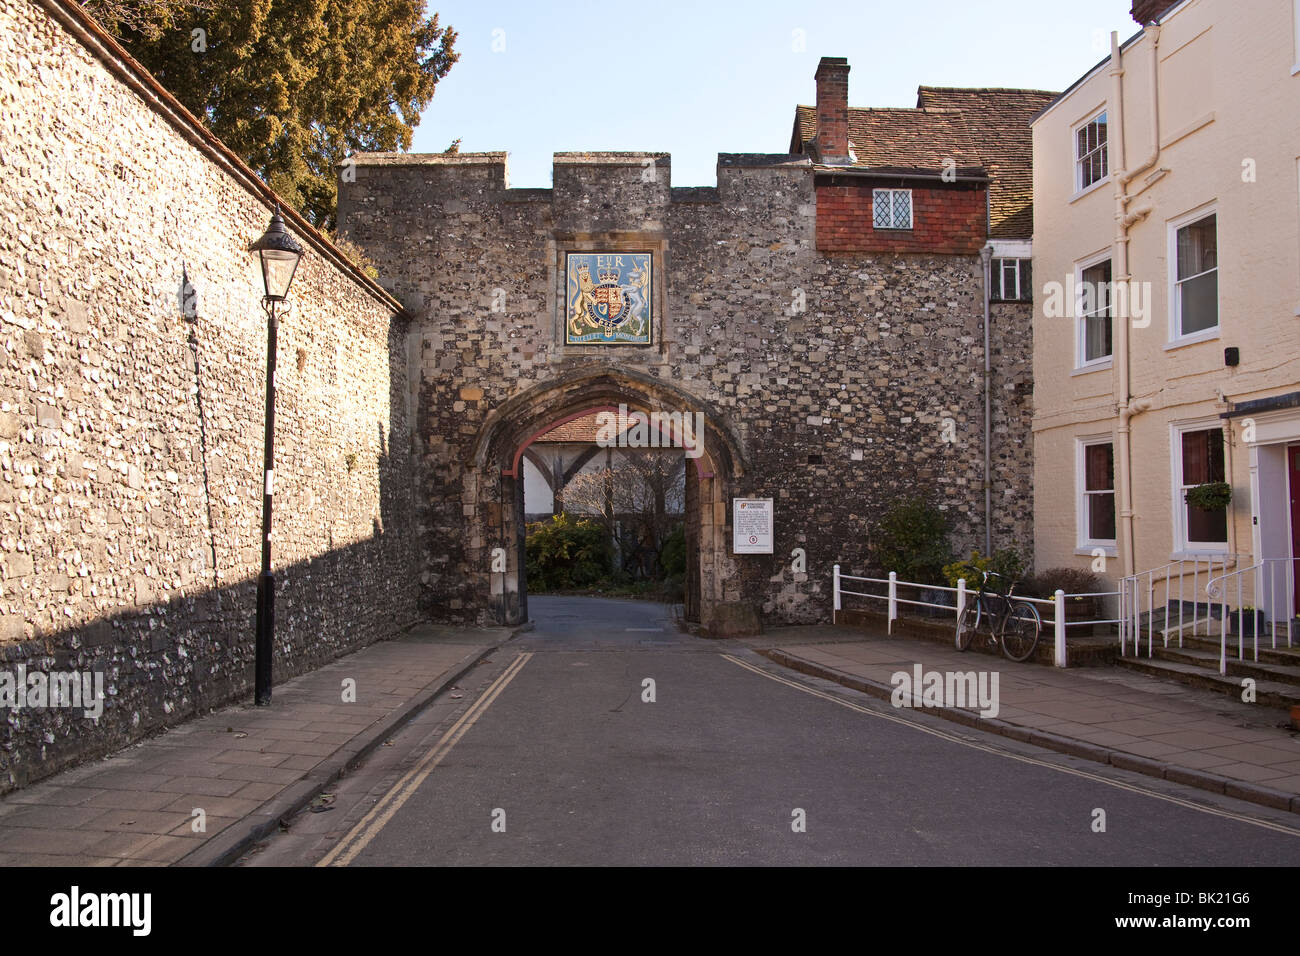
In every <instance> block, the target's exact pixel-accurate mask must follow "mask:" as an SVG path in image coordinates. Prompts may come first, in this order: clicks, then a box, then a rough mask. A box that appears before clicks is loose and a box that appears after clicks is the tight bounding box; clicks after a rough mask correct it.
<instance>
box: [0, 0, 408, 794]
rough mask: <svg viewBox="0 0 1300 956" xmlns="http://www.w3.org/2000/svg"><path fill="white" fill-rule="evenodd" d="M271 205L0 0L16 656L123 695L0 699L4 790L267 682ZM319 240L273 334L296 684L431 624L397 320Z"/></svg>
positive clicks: (78, 45)
mask: <svg viewBox="0 0 1300 956" xmlns="http://www.w3.org/2000/svg"><path fill="white" fill-rule="evenodd" d="M182 125H183V124H182ZM269 218H270V208H269V205H268V203H267V200H266V193H265V191H264V190H260V191H259V190H257V189H256V188H255V187H254V186H251V185H250V184H249V183H248V182H247V181H245V180H244V179H243V178H241V177H240V175H238V174H236V173H235V172H232V170H231V169H230V168H227V167H225V166H223V164H221V163H219V162H217V161H216V160H214V158H213V156H212V155H210V154H208V153H205V152H203V151H201V150H200V149H199V148H196V146H195V145H194V144H193V142H192V141H191V137H189V136H186V135H182V133H181V131H180V130H179V129H178V127H177V126H176V125H174V124H173V123H172V122H169V121H168V120H167V119H165V118H164V117H163V116H162V115H160V112H159V111H157V110H155V109H153V108H151V107H150V106H149V105H147V103H146V101H145V100H144V99H143V98H142V96H141V94H140V93H139V92H137V90H136V89H133V88H132V87H131V86H130V85H128V83H126V82H123V81H122V80H121V79H119V78H118V77H117V76H115V75H114V74H112V73H110V71H109V69H107V68H106V66H105V61H104V60H103V59H102V58H101V57H99V56H97V55H95V54H93V53H92V52H91V48H90V46H89V45H88V44H87V43H85V42H83V41H80V40H78V39H75V38H74V37H73V36H71V35H70V34H69V32H68V31H67V30H66V29H65V28H64V26H63V25H61V24H60V23H58V22H56V21H55V20H53V19H52V18H51V17H50V16H49V15H48V14H47V13H46V12H45V11H44V9H42V8H41V7H40V6H38V5H36V4H33V3H30V2H26V0H0V671H5V672H9V673H14V672H15V671H16V668H17V665H18V664H25V665H27V667H28V668H29V669H34V670H78V671H98V672H102V673H103V674H104V684H105V689H106V693H107V702H106V705H105V709H104V713H103V716H102V717H101V718H100V719H99V720H98V721H97V722H96V721H91V720H88V719H86V718H85V717H83V716H82V713H81V712H80V711H73V710H69V709H45V710H29V709H14V710H0V715H2V716H0V719H2V720H3V724H2V725H0V791H3V790H5V789H9V788H11V787H13V786H15V785H20V784H22V783H24V782H26V781H28V780H31V779H34V778H36V777H39V776H44V775H47V774H49V773H52V772H54V771H55V770H57V769H59V768H60V767H62V766H64V765H66V764H68V763H70V762H72V761H74V760H76V759H79V758H84V757H86V756H90V755H94V754H98V753H104V752H107V751H110V750H112V749H115V748H117V747H120V746H122V745H123V744H125V743H127V742H129V741H131V740H134V739H137V738H139V737H141V736H143V735H145V734H148V733H150V732H153V731H157V730H159V729H161V728H163V727H166V726H168V725H171V724H175V723H177V722H179V721H181V720H183V719H184V718H185V717H187V716H190V715H192V714H195V713H198V712H200V711H203V710H205V709H207V708H210V707H213V706H216V705H219V704H224V703H226V702H229V701H231V700H233V699H235V698H237V697H239V696H241V695H244V694H247V693H249V692H250V690H251V679H252V673H253V621H254V613H255V600H254V598H255V588H256V576H257V574H258V571H259V569H260V528H261V524H260V523H261V507H262V505H261V493H262V439H263V422H264V400H265V391H264V390H265V385H266V381H265V378H266V377H265V371H264V370H265V360H266V320H265V317H264V315H263V312H262V309H261V302H260V277H259V275H258V272H257V267H256V264H255V262H254V256H253V255H252V254H250V253H249V252H248V245H249V243H250V242H251V241H252V240H254V239H256V238H257V236H259V235H260V234H261V232H262V230H264V229H265V228H266V224H267V221H268V220H269ZM300 238H301V236H300ZM305 245H307V253H306V255H305V256H304V258H303V261H302V263H301V265H300V266H299V269H298V274H297V277H296V279H295V281H294V285H293V290H292V298H293V300H294V301H295V308H294V310H293V311H292V312H291V313H290V315H289V316H288V317H287V318H286V319H284V320H283V321H282V323H281V326H280V336H279V371H278V375H277V378H278V383H279V390H278V391H279V397H278V403H277V405H278V407H277V429H276V432H277V434H276V439H277V447H276V482H275V492H276V494H275V505H276V507H275V525H274V535H273V544H274V548H273V552H274V567H275V570H276V573H277V575H278V576H279V585H278V588H277V595H278V597H277V606H276V644H275V665H276V666H275V678H276V680H277V681H280V680H284V679H285V678H287V677H289V676H291V675H294V674H297V673H300V672H302V671H304V670H308V669H310V668H313V667H316V666H319V665H320V664H322V663H325V662H327V661H329V660H331V659H333V658H335V657H337V656H339V655H341V654H343V653H345V652H347V651H350V650H353V649H356V648H358V647H361V646H363V645H365V644H367V643H370V642H372V641H375V640H377V639H380V638H382V637H386V636H389V635H391V634H392V633H394V631H395V629H396V628H398V627H401V626H403V625H405V624H409V623H410V622H411V621H413V620H414V619H415V616H416V613H417V612H416V587H415V584H414V582H415V576H414V575H413V574H412V573H411V567H412V563H413V558H414V553H415V552H414V547H413V545H414V538H413V534H412V521H411V511H412V506H411V493H412V488H411V482H410V469H409V425H408V410H407V406H406V400H407V393H408V388H407V383H406V320H405V317H404V316H403V315H402V314H401V311H400V308H399V307H398V305H397V303H396V302H394V301H393V300H392V299H390V298H389V297H388V296H386V295H385V294H384V292H383V291H382V290H381V289H379V288H378V287H375V286H373V285H369V284H367V283H366V282H365V281H364V280H362V279H359V278H358V277H357V274H355V272H354V271H353V270H352V269H351V268H350V267H348V266H345V265H344V264H343V263H342V260H341V259H339V258H338V257H337V254H336V253H332V252H331V251H330V248H331V247H329V246H328V244H327V243H324V242H323V241H321V240H319V239H313V240H311V242H310V243H305ZM182 270H184V272H185V273H186V274H187V275H188V277H189V280H190V282H191V283H192V285H193V290H194V295H193V296H192V297H191V299H190V301H191V302H192V303H193V308H191V309H190V310H189V311H190V312H192V313H195V318H193V319H192V320H191V319H187V318H185V317H183V315H182V311H183V310H182V304H181V291H182V290H181V283H182Z"/></svg>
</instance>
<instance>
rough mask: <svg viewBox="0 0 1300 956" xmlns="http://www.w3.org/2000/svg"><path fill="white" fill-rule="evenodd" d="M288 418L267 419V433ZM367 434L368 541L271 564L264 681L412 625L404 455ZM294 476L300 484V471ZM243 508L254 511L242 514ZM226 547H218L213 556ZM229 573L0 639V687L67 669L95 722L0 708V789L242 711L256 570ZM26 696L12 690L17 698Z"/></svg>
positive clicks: (393, 330) (247, 691) (392, 429)
mask: <svg viewBox="0 0 1300 956" xmlns="http://www.w3.org/2000/svg"><path fill="white" fill-rule="evenodd" d="M404 325H405V323H404V322H402V321H400V320H395V321H394V322H393V323H392V326H391V327H390V329H389V336H388V338H389V356H390V365H391V366H392V367H391V369H390V372H391V374H390V378H389V383H390V384H389V403H390V404H389V408H390V416H389V418H390V420H389V427H388V429H387V431H388V434H389V436H390V441H391V440H392V436H396V440H397V441H398V443H399V444H400V442H401V440H403V439H404V438H405V437H406V436H407V435H408V434H409V430H408V427H407V424H406V421H405V415H406V396H405V387H406V370H405V364H404V362H405V354H406V344H405V328H404ZM190 344H191V348H193V349H194V353H195V362H196V364H195V369H196V372H198V373H199V374H198V377H197V379H196V381H197V383H198V390H197V394H196V396H195V402H194V404H193V405H192V408H193V410H194V414H195V415H196V416H197V419H198V422H197V424H198V426H199V429H200V435H201V439H202V444H201V448H202V451H203V456H204V462H203V478H204V492H205V498H208V501H206V502H205V503H203V504H199V503H196V505H197V507H198V508H204V505H207V509H206V511H205V512H203V513H204V514H206V518H207V521H208V525H207V529H206V532H205V548H207V547H210V548H211V551H210V552H209V553H210V554H211V556H212V557H213V558H215V556H216V555H217V554H218V553H220V552H221V550H222V549H221V548H220V547H219V544H218V542H219V539H220V537H221V529H216V530H214V529H213V526H212V523H211V514H212V512H211V500H210V497H209V495H210V489H209V488H208V487H207V478H208V462H207V455H208V448H207V445H206V437H203V435H204V434H205V432H206V423H205V421H204V419H203V394H204V393H203V382H202V377H201V368H202V361H201V358H202V347H201V345H200V343H199V338H198V335H197V332H192V334H191V337H190ZM282 358H283V356H282ZM251 387H255V388H257V389H259V390H260V389H261V388H262V387H263V385H262V384H261V383H260V382H258V383H255V384H253V385H252V386H251ZM252 424H253V423H249V425H250V426H251V425H252ZM289 424H290V421H286V420H282V419H279V418H277V438H278V437H279V435H280V434H283V433H282V432H281V429H283V428H286V427H287V426H288V425H289ZM376 428H377V429H378V431H379V458H378V471H377V474H378V482H379V495H378V497H379V509H380V510H379V516H378V518H377V519H376V520H375V521H374V524H373V530H372V534H371V536H370V537H368V538H364V539H362V540H358V541H355V542H353V543H350V544H346V545H343V546H339V547H335V546H333V536H332V533H331V536H330V547H329V548H328V549H327V550H325V551H323V553H321V554H318V555H315V556H313V557H311V558H309V559H307V560H302V561H297V562H293V563H290V564H280V563H274V564H273V567H274V570H275V573H276V608H275V611H276V617H275V625H276V627H275V652H274V681H275V683H276V684H279V683H281V682H282V681H284V680H286V679H288V678H290V677H293V676H295V675H297V674H301V673H303V672H305V671H309V670H312V669H313V668H316V667H320V666H322V665H323V664H326V663H328V662H329V661H331V660H333V659H335V658H337V657H339V656H341V655H344V654H347V653H350V652H352V651H354V650H357V649H359V648H361V647H364V646H366V645H368V644H371V643H374V642H375V641H379V640H383V639H386V638H389V637H392V636H395V635H396V634H397V633H399V632H400V631H401V630H402V629H404V628H406V627H408V626H409V625H411V624H412V623H414V622H415V621H416V620H417V619H418V609H417V594H416V589H417V587H418V580H417V578H416V575H415V574H414V573H413V570H412V569H413V568H414V566H415V554H416V545H415V538H414V525H413V522H412V520H411V514H412V495H413V482H412V472H411V456H410V454H409V453H408V452H407V450H405V449H401V448H392V447H390V443H389V442H385V439H384V433H385V428H384V423H383V422H376ZM315 450H316V449H313V451H315ZM260 465H261V462H260V460H259V461H258V462H257V463H256V466H255V467H256V469H257V470H256V471H253V470H250V472H249V474H248V475H247V482H248V484H249V486H250V492H249V494H248V495H247V496H246V497H241V499H240V504H239V508H240V511H241V514H240V518H241V519H248V520H249V521H250V522H251V526H252V527H254V528H256V527H260V517H261V512H260V507H261V497H260V484H261V469H260ZM300 477H301V478H302V479H303V480H304V481H306V480H309V477H310V476H300ZM370 487H372V488H373V485H372V486H370ZM335 497H338V496H335ZM280 507H281V505H280V504H279V503H277V509H276V517H277V521H276V527H284V522H285V517H286V516H282V515H281V512H280ZM318 507H320V506H319V505H318ZM337 507H338V509H339V511H338V513H336V514H333V515H331V514H326V515H324V516H322V517H321V518H318V519H316V523H317V524H319V523H321V521H324V522H326V523H328V524H330V525H332V524H333V520H334V519H335V518H337V517H342V516H343V512H344V510H345V509H346V507H347V502H346V501H343V502H340V503H339V504H338V505H337ZM248 509H253V510H254V512H255V513H253V514H248V513H247V511H248ZM352 526H353V527H355V522H353V525H352ZM273 541H274V538H273ZM232 550H233V549H232V548H230V547H229V545H228V544H227V547H226V548H225V551H226V553H228V554H229V553H231V552H232ZM38 557H45V556H38ZM273 557H274V555H273ZM139 570H140V569H139V568H138V567H134V566H130V565H126V564H125V563H124V564H122V565H119V566H118V567H116V568H114V572H115V573H117V574H133V573H138V572H139ZM240 570H241V571H242V572H243V573H244V576H243V577H242V578H241V580H239V581H237V582H235V583H223V584H214V581H215V580H216V571H217V568H215V567H212V568H208V569H206V570H205V572H204V575H203V576H201V577H200V578H198V579H196V581H195V583H194V588H195V591H194V592H193V593H188V594H185V595H184V596H181V597H176V598H173V599H171V600H167V601H163V602H157V603H148V604H146V605H144V606H142V607H139V608H138V609H133V610H129V611H122V612H119V613H116V614H112V615H109V616H106V617H103V618H100V619H98V620H96V621H94V622H92V623H89V624H85V625H82V626H76V627H71V628H66V629H54V628H51V627H49V626H48V625H46V626H45V627H43V628H38V630H37V633H36V635H35V636H34V637H33V638H31V639H28V640H24V641H21V642H18V643H11V644H2V645H0V683H2V682H3V681H4V680H5V677H6V675H8V676H9V678H10V679H11V681H13V682H14V683H15V684H16V683H26V680H25V679H26V678H27V677H29V676H30V675H32V674H34V673H44V674H52V673H56V672H57V673H61V674H67V673H68V672H73V673H76V674H77V675H79V676H78V679H79V680H83V679H84V676H83V675H91V680H90V686H92V687H102V690H103V706H102V714H101V715H100V716H99V718H98V719H97V720H96V719H91V718H90V717H88V716H86V714H85V706H90V705H89V703H88V702H87V701H80V703H81V704H83V705H85V706H79V707H68V706H63V707H54V706H43V707H27V706H19V707H14V708H9V707H7V706H6V707H4V708H3V709H0V713H3V715H4V717H3V722H2V723H0V793H4V792H8V791H10V790H13V789H15V788H17V787H21V786H24V785H26V784H28V783H31V782H33V781H35V780H38V779H40V778H42V777H46V776H49V775H50V774H53V773H55V772H57V771H59V770H62V769H65V768H66V767H68V766H70V765H72V764H74V763H78V762H80V761H83V760H87V759H90V758H94V757H99V756H103V755H105V754H108V753H111V752H112V751H114V750H117V749H120V748H122V747H124V746H126V745H128V744H130V743H132V742H133V741H136V740H139V739H141V738H142V737H145V736H148V735H151V734H154V733H157V732H158V731H160V730H162V729H164V728H167V727H170V726H174V725H176V724H178V723H180V722H182V721H184V720H186V719H188V718H190V717H192V716H195V715H197V714H201V713H204V712H206V711H208V710H211V709H213V708H215V707H219V706H222V705H225V704H228V703H231V702H234V701H244V702H247V703H249V704H251V703H252V686H253V660H254V619H255V611H256V595H257V576H256V569H254V570H253V571H252V573H248V569H247V568H241V569H240ZM15 583H16V582H15ZM29 621H30V617H29ZM95 675H99V676H98V677H96V676H95ZM10 686H11V687H12V686H13V685H12V684H11V685H10ZM0 689H2V688H0ZM28 700H29V696H28V695H27V694H24V695H23V699H22V701H21V703H27V702H28ZM8 702H9V701H8V700H6V701H5V703H6V704H7V703H8ZM272 706H274V704H272Z"/></svg>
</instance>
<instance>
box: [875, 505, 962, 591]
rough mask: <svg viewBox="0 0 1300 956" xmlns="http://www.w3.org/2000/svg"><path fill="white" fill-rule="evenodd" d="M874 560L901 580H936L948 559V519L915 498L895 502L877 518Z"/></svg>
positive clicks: (931, 582) (925, 581)
mask: <svg viewBox="0 0 1300 956" xmlns="http://www.w3.org/2000/svg"><path fill="white" fill-rule="evenodd" d="M875 555H876V561H877V562H878V563H879V565H880V567H881V568H882V569H883V570H884V571H885V572H889V571H896V572H898V577H899V579H900V580H903V581H915V582H916V583H917V584H940V583H942V581H943V566H944V565H945V564H946V563H947V562H949V561H951V560H952V545H951V544H949V542H948V520H947V519H946V518H945V517H944V516H943V513H942V512H941V511H940V510H939V509H938V508H936V507H935V506H934V505H932V504H929V503H928V502H926V501H923V500H921V499H919V498H913V499H910V500H907V501H901V502H899V503H898V504H895V505H894V506H893V507H891V508H890V509H889V510H888V511H886V512H885V514H884V516H883V517H882V518H881V519H880V522H879V524H878V525H877V526H876V535H875Z"/></svg>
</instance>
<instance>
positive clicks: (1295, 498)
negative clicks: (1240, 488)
mask: <svg viewBox="0 0 1300 956" xmlns="http://www.w3.org/2000/svg"><path fill="white" fill-rule="evenodd" d="M1286 456H1287V461H1288V463H1289V464H1290V469H1289V472H1290V473H1289V475H1288V484H1289V487H1290V491H1291V559H1292V560H1291V580H1292V581H1293V582H1295V583H1294V586H1293V591H1294V592H1295V593H1294V596H1293V600H1294V601H1295V612H1296V614H1297V615H1300V445H1290V446H1288V448H1287V450H1286Z"/></svg>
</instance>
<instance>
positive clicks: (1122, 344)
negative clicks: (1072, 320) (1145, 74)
mask: <svg viewBox="0 0 1300 956" xmlns="http://www.w3.org/2000/svg"><path fill="white" fill-rule="evenodd" d="M1145 37H1146V39H1147V40H1148V41H1149V42H1148V46H1149V47H1150V59H1151V92H1150V97H1151V98H1150V103H1151V154H1150V156H1149V157H1148V158H1147V159H1146V160H1144V161H1143V162H1142V163H1141V164H1140V165H1139V166H1137V167H1136V168H1135V169H1133V170H1128V169H1127V168H1126V160H1125V154H1124V64H1123V60H1122V56H1123V54H1122V52H1121V50H1120V44H1119V34H1118V33H1111V35H1110V64H1111V65H1110V79H1111V97H1110V104H1109V107H1108V111H1109V114H1110V116H1111V117H1112V118H1113V119H1112V121H1110V122H1108V124H1107V134H1108V140H1109V142H1110V145H1111V157H1112V162H1113V163H1114V164H1115V165H1116V166H1117V167H1118V169H1117V171H1116V175H1115V252H1114V261H1115V268H1114V270H1113V273H1114V281H1116V282H1120V283H1123V284H1124V286H1125V288H1126V289H1127V288H1129V285H1128V284H1129V282H1130V281H1131V280H1132V275H1131V274H1130V273H1129V255H1128V245H1129V234H1128V233H1129V227H1130V226H1132V225H1133V224H1134V223H1135V222H1136V221H1137V220H1139V219H1141V218H1144V217H1145V215H1146V214H1147V213H1149V212H1150V209H1149V208H1144V209H1143V210H1141V211H1140V212H1139V213H1138V214H1137V215H1135V216H1133V217H1130V216H1129V214H1128V204H1129V201H1130V197H1129V195H1128V186H1129V183H1131V182H1132V181H1133V180H1134V179H1135V178H1136V177H1137V176H1138V175H1140V174H1141V173H1143V172H1145V171H1146V170H1148V169H1150V168H1151V167H1152V166H1154V165H1155V164H1156V161H1157V160H1158V159H1159V158H1160V114H1159V103H1160V100H1159V96H1158V94H1159V76H1158V72H1159V65H1160V60H1159V56H1158V51H1159V45H1160V24H1158V23H1155V22H1152V23H1149V24H1147V26H1146V28H1145ZM1131 299H1132V297H1131V296H1127V295H1126V296H1125V299H1124V301H1125V302H1129V301H1131ZM1114 300H1115V296H1114V295H1112V296H1111V301H1112V303H1113V302H1114ZM1116 318H1122V320H1123V321H1122V322H1121V323H1120V327H1121V329H1122V330H1123V331H1122V332H1120V334H1119V335H1118V336H1117V342H1116V349H1115V390H1116V394H1115V404H1116V406H1117V408H1118V411H1119V427H1118V429H1117V431H1118V439H1119V462H1118V464H1119V468H1118V475H1117V478H1118V484H1119V489H1118V490H1119V518H1120V561H1121V563H1122V564H1121V566H1122V567H1123V572H1124V576H1125V577H1128V576H1129V575H1131V574H1133V573H1134V572H1135V571H1136V570H1137V568H1136V566H1135V561H1134V555H1133V467H1132V441H1131V436H1132V426H1131V421H1132V418H1133V416H1134V415H1137V414H1139V413H1140V412H1144V411H1146V410H1147V409H1148V408H1150V407H1151V402H1150V401H1147V400H1141V401H1134V400H1133V393H1132V382H1131V380H1130V374H1129V366H1130V358H1129V331H1130V327H1131V321H1130V316H1127V315H1125V316H1122V317H1121V316H1117V317H1116Z"/></svg>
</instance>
